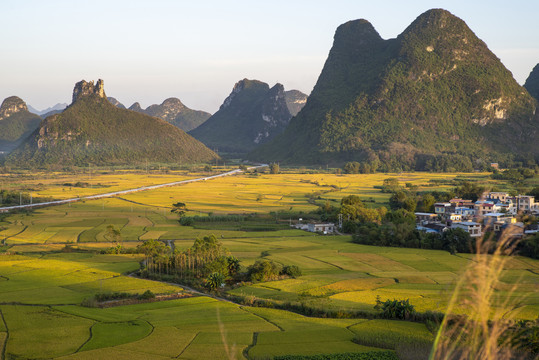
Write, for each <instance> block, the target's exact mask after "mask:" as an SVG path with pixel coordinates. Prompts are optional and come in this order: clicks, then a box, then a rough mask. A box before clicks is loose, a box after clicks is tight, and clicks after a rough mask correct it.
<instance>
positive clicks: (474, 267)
mask: <svg viewBox="0 0 539 360" xmlns="http://www.w3.org/2000/svg"><path fill="white" fill-rule="evenodd" d="M515 246H516V243H515V242H514V241H512V240H511V239H510V238H509V237H508V236H502V237H501V239H499V240H498V241H493V240H492V239H484V238H481V239H478V240H477V243H476V252H475V255H474V257H473V259H472V261H471V263H470V264H469V266H468V267H467V268H466V270H465V271H464V273H463V274H462V275H461V276H460V279H459V282H458V283H457V286H456V287H455V291H454V293H453V295H452V298H451V300H450V302H449V305H448V308H447V311H446V316H445V317H444V320H443V322H442V324H441V326H440V329H439V331H438V334H437V336H436V340H435V343H434V346H433V349H432V352H431V355H430V357H429V359H431V360H464V359H466V360H468V359H474V360H505V359H512V358H514V357H513V353H514V351H513V349H512V345H511V336H507V335H508V332H509V331H510V326H511V325H512V317H513V316H514V315H515V311H514V310H515V309H516V308H517V307H518V304H517V302H516V301H515V300H514V296H513V295H514V294H515V291H516V289H517V287H518V283H519V282H518V281H516V282H515V283H514V284H513V285H512V286H511V288H510V289H508V291H504V292H498V291H497V289H498V288H499V286H500V284H501V276H502V271H503V269H504V268H505V266H506V264H507V262H508V261H509V260H510V258H511V257H510V255H511V254H512V253H513V251H514V250H515ZM492 248H494V251H493V253H492V254H491V255H489V254H488V253H489V250H491V249H492ZM457 307H461V308H462V307H464V308H465V309H466V311H467V315H465V316H463V315H456V314H455V309H456V308H457ZM509 335H510V334H509Z"/></svg>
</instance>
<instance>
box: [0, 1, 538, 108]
mask: <svg viewBox="0 0 539 360" xmlns="http://www.w3.org/2000/svg"><path fill="white" fill-rule="evenodd" d="M431 8H444V9H447V10H449V11H451V12H452V13H453V14H454V15H456V16H458V17H460V18H461V19H463V20H464V21H466V22H467V24H468V26H470V27H471V29H472V30H473V31H474V32H475V33H476V35H477V36H479V38H481V39H482V40H483V41H485V42H486V43H487V45H488V46H489V48H490V49H491V50H492V51H493V52H494V53H495V54H496V55H497V56H498V57H499V58H500V59H501V60H502V61H503V63H504V64H505V66H506V67H507V68H508V69H509V70H510V71H511V72H512V73H513V75H514V76H515V78H516V79H517V81H518V82H519V83H521V84H523V83H524V81H525V79H526V78H527V76H528V74H529V73H530V71H531V69H532V68H533V66H535V65H536V64H537V63H539V21H538V20H537V19H538V15H539V1H536V0H514V1H507V0H504V1H501V0H489V1H482V0H481V1H473V0H468V1H460V0H452V1H441V0H440V1H421V0H408V1H398V0H395V1H389V0H386V1H373V0H369V1H363V0H355V1H354V0H326V1H317V0H310V1H308V0H305V1H304V0H296V1H295V0H288V1H283V0H272V1H253V0H251V1H248V0H241V1H240V0H238V1H235V0H229V1H217V0H213V1H210V0H206V1H205V0H198V1H179V0H178V1H167V0H153V1H137V0H128V1H123V0H106V1H102V0H92V1H84V0H48V1H45V0H41V1H29V0H0V46H1V47H2V52H1V53H0V100H2V99H4V98H6V97H8V96H11V95H17V96H20V97H21V98H23V100H25V101H26V102H27V103H28V104H30V105H32V106H34V107H35V108H37V109H43V108H46V107H48V106H52V105H54V104H55V103H57V102H67V103H69V102H71V92H72V89H73V85H74V84H75V82H77V81H80V80H81V79H85V80H97V79H98V78H102V79H104V81H105V91H106V93H107V95H108V96H114V97H116V98H117V99H118V100H119V101H121V102H122V103H124V104H125V105H127V106H129V105H131V104H132V103H133V102H135V101H139V102H140V103H141V105H142V106H143V107H146V106H148V105H150V104H153V103H161V102H162V101H163V100H164V99H165V98H167V97H178V98H180V99H181V100H182V101H183V102H184V104H186V105H187V106H189V107H191V108H194V109H201V110H206V111H209V112H215V111H216V110H217V109H218V107H219V105H220V104H221V103H222V101H223V100H224V98H225V97H226V96H227V95H228V94H229V93H230V91H231V89H232V87H233V85H234V83H235V82H237V81H238V80H240V79H243V78H250V79H258V80H262V81H264V82H267V83H269V84H270V85H273V84H275V83H276V82H280V83H282V84H283V85H284V86H285V88H286V89H298V90H301V91H303V92H305V93H307V94H308V93H310V91H311V90H312V88H313V86H314V84H315V82H316V80H317V78H318V75H319V74H320V71H321V69H322V66H323V64H324V61H325V59H326V57H327V54H328V52H329V49H330V48H331V44H332V41H333V35H334V32H335V29H336V28H337V26H339V25H340V24H342V23H344V22H346V21H348V20H353V19H359V18H364V19H367V20H369V21H370V22H371V23H372V24H373V25H374V27H375V28H376V30H377V31H378V32H379V33H380V35H381V36H382V37H383V38H385V39H388V38H394V37H396V36H397V35H398V34H399V33H401V32H402V31H403V30H404V29H405V28H406V27H407V26H408V25H409V24H410V23H411V22H412V21H413V20H414V19H415V18H416V17H417V16H418V15H420V14H421V13H423V12H424V11H426V10H428V9H431Z"/></svg>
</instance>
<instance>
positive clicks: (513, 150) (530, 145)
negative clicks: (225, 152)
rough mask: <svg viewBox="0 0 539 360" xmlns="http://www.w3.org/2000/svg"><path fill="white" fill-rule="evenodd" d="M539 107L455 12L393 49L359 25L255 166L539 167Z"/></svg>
mask: <svg viewBox="0 0 539 360" xmlns="http://www.w3.org/2000/svg"><path fill="white" fill-rule="evenodd" d="M529 84H530V86H532V85H531V84H532V82H531V81H530V83H529ZM536 107H537V101H536V100H535V99H533V98H532V97H531V96H530V94H529V93H528V92H527V91H526V90H525V89H524V88H523V87H522V86H520V85H518V83H517V82H516V81H515V80H514V78H513V76H512V74H511V73H510V72H509V71H508V70H507V69H506V68H505V67H504V66H503V64H502V63H501V62H500V60H499V59H498V58H497V57H496V56H495V55H494V54H493V53H492V52H491V51H490V50H489V49H488V47H487V46H486V45H485V43H484V42H483V41H481V40H480V39H478V38H477V36H476V35H475V34H474V33H473V32H472V31H471V30H470V29H469V28H468V26H467V25H466V23H465V22H464V21H462V20H461V19H459V18H457V17H456V16H454V15H452V14H451V13H449V12H448V11H445V10H442V9H433V10H429V11H427V12H425V13H424V14H422V15H420V16H419V17H418V18H417V19H416V20H415V21H414V22H413V23H412V24H411V25H410V26H408V28H407V29H406V30H404V32H403V33H402V34H400V35H399V36H398V37H397V38H396V39H390V40H383V39H382V38H381V37H380V35H379V34H378V32H376V30H375V29H374V28H373V26H372V25H371V24H370V23H369V22H368V21H367V20H356V21H350V22H347V23H345V24H343V25H341V26H339V27H338V29H337V31H336V33H335V38H334V43H333V47H332V48H331V51H330V53H329V56H328V58H327V60H326V63H325V65H324V68H323V70H322V73H321V74H320V77H319V78H318V81H317V83H316V86H315V87H314V89H313V91H312V93H311V95H310V96H309V98H308V100H307V104H306V105H305V107H304V108H303V109H302V110H301V111H300V112H299V114H298V115H297V116H296V117H294V118H293V119H292V121H291V122H290V125H289V126H288V127H287V129H286V130H285V131H284V132H283V133H282V134H281V135H279V136H277V137H275V139H274V140H273V141H271V142H269V143H267V144H265V145H262V146H260V147H259V148H257V149H256V150H254V151H253V152H252V153H251V154H250V158H251V159H255V160H263V161H281V162H286V163H291V164H335V165H339V164H343V163H344V162H346V161H358V162H365V163H368V164H369V165H370V166H371V168H379V169H383V170H392V171H395V170H413V169H421V170H471V169H473V168H477V167H478V166H484V165H486V164H487V163H488V162H489V161H500V162H510V161H512V159H518V158H526V157H530V156H531V157H532V158H533V157H534V156H535V157H536V158H537V160H538V161H539V141H538V140H537V139H539V117H538V116H537V115H535V109H536ZM208 121H209V120H208ZM201 139H202V138H201Z"/></svg>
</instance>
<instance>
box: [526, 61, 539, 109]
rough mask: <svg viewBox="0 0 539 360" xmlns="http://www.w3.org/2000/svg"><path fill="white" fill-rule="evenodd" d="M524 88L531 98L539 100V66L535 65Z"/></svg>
mask: <svg viewBox="0 0 539 360" xmlns="http://www.w3.org/2000/svg"><path fill="white" fill-rule="evenodd" d="M524 87H525V88H526V90H528V91H529V93H530V95H531V96H533V97H534V98H535V99H537V100H539V64H537V65H535V67H534V68H533V70H532V72H531V73H530V75H529V76H528V78H527V79H526V82H525V83H524Z"/></svg>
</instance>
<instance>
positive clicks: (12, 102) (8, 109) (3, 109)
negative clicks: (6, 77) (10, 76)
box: [0, 96, 28, 120]
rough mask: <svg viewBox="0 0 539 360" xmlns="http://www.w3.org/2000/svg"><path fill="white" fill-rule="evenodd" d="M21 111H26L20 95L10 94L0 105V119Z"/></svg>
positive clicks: (26, 108)
mask: <svg viewBox="0 0 539 360" xmlns="http://www.w3.org/2000/svg"><path fill="white" fill-rule="evenodd" d="M21 111H26V112H27V111H28V107H27V106H26V103H25V102H24V101H23V100H22V99H21V98H20V97H17V96H10V97H8V98H6V99H5V100H4V101H3V102H2V105H1V106H0V120H3V119H6V118H8V117H10V116H11V115H13V114H16V113H18V112H21Z"/></svg>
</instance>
